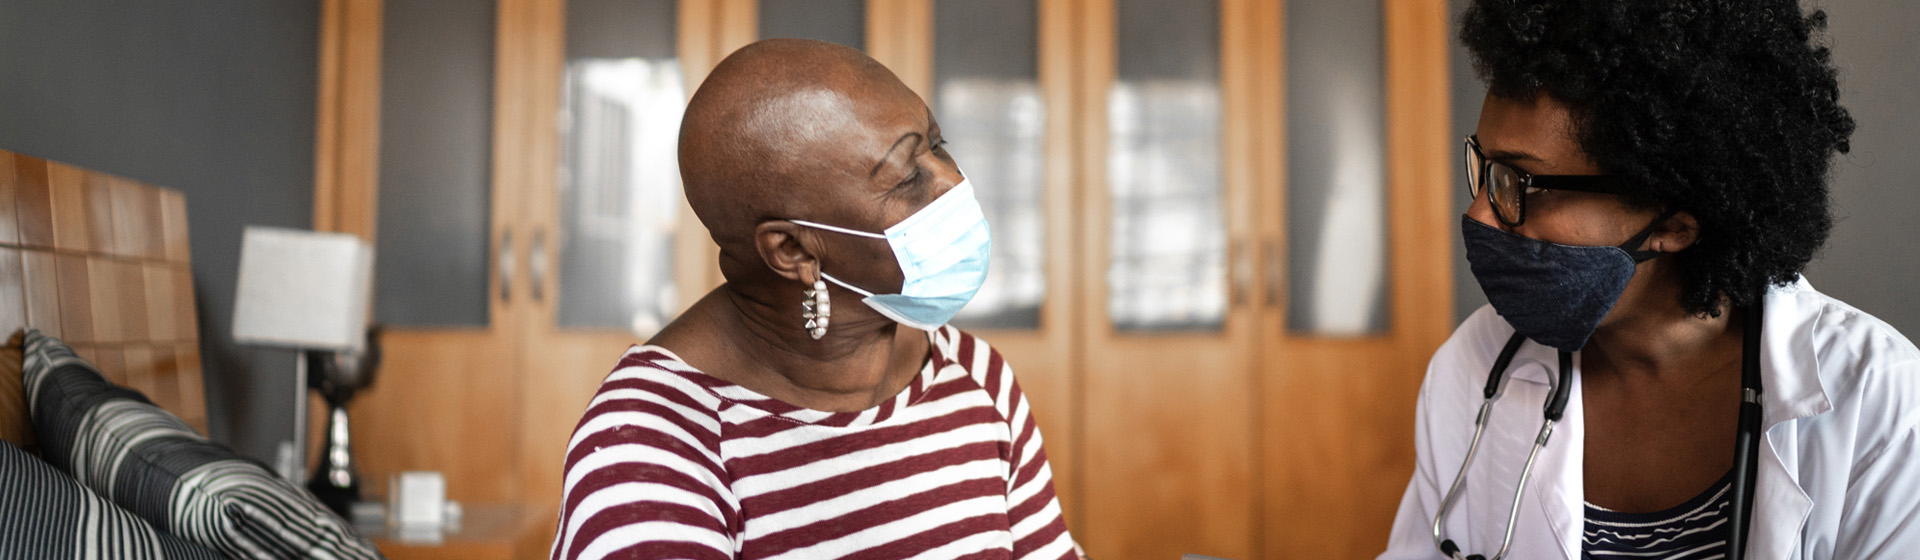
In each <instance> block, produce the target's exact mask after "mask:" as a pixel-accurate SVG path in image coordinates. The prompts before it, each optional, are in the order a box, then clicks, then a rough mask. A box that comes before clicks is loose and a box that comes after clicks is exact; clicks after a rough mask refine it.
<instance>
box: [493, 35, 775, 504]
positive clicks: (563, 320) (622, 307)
mask: <svg viewBox="0 0 1920 560" xmlns="http://www.w3.org/2000/svg"><path fill="white" fill-rule="evenodd" d="M728 4H729V3H728V2H721V1H712V0H642V1H631V0H628V1H618V2H613V1H605V0H572V1H570V2H548V1H532V0H507V1H506V2H504V3H503V6H513V7H514V9H515V10H517V11H516V12H515V14H516V17H518V18H519V20H520V21H518V22H517V23H513V24H512V25H514V26H515V27H516V29H517V30H516V32H515V35H516V36H518V37H522V38H523V39H522V40H523V41H524V44H523V45H522V49H523V52H524V53H525V56H524V57H523V58H521V59H520V60H518V61H516V64H519V65H521V68H520V70H519V71H518V73H517V74H516V75H515V76H514V79H516V80H518V81H519V82H520V83H521V84H523V86H521V87H524V88H526V89H527V90H528V92H529V93H528V94H527V96H526V97H525V100H524V101H525V104H526V109H525V114H524V120H522V121H521V124H520V125H519V131H520V132H519V136H521V137H523V138H524V139H525V142H526V143H527V149H526V150H525V151H524V152H522V154H521V157H523V158H524V159H525V162H526V166H527V174H526V176H525V177H524V178H523V179H522V180H523V185H524V191H525V193H526V195H525V196H526V200H527V205H526V212H527V216H528V218H527V222H526V223H527V228H528V229H527V231H528V235H529V236H530V238H529V240H528V242H529V244H530V249H529V250H530V252H529V253H528V254H527V258H526V262H527V268H528V277H529V278H530V280H531V281H530V284H529V286H528V290H529V291H528V293H527V299H526V302H525V306H524V310H525V315H524V316H523V323H522V324H521V325H520V335H521V336H520V338H519V339H518V340H517V341H516V344H517V346H518V348H519V349H520V350H519V352H520V360H519V361H518V363H517V366H518V369H519V372H520V373H519V375H518V377H516V378H515V385H513V386H514V387H515V389H516V390H517V392H518V394H519V396H520V399H521V408H520V409H519V414H518V417H517V422H516V425H517V426H518V431H517V433H516V434H515V435H516V437H517V438H518V439H519V440H520V441H521V442H522V444H521V447H522V449H521V455H520V465H519V472H520V476H521V480H522V482H523V484H524V486H525V488H526V492H525V498H524V499H525V500H526V501H527V502H528V503H530V504H533V505H535V506H539V507H549V508H557V507H558V505H559V499H560V496H561V492H562V486H561V482H562V481H561V474H562V469H563V466H564V460H565V455H566V449H567V442H568V439H569V436H570V435H571V434H572V432H573V428H574V426H575V424H576V423H577V422H578V421H579V419H580V417H581V414H582V413H583V412H584V411H585V410H586V406H587V403H588V401H589V400H590V399H591V398H592V396H593V394H594V392H595V390H596V389H598V387H599V385H600V382H601V380H602V379H603V378H605V377H606V375H607V374H608V373H609V372H610V371H611V370H612V368H613V366H614V364H615V363H616V362H618V360H619V358H620V356H621V354H622V353H623V352H624V351H625V350H626V349H627V348H628V347H629V346H631V345H634V344H639V343H642V342H644V341H645V340H646V339H647V338H648V337H651V336H652V335H653V333H654V332H657V331H658V330H659V329H660V328H661V327H663V326H665V324H666V323H668V322H670V321H672V320H673V318H674V317H675V316H677V315H678V314H679V313H680V312H681V311H682V310H684V309H685V308H686V307H687V306H688V305H691V304H692V303H693V302H694V301H696V300H698V299H699V298H700V297H702V296H704V295H706V293H707V292H708V291H710V290H712V289H713V288H714V287H715V286H718V285H719V283H720V275H719V271H718V268H717V264H716V263H717V261H716V259H717V255H718V249H717V248H716V247H715V246H714V245H713V243H712V241H711V239H710V237H709V236H708V234H707V230H706V229H705V228H704V227H702V226H701V225H700V223H699V221H698V219H697V218H695V217H694V215H693V212H692V209H691V208H689V207H688V206H687V203H686V198H685V196H684V195H682V194H681V190H680V174H679V168H678V163H677V158H676V148H675V146H676V142H677V138H678V133H679V129H680V126H679V122H680V116H681V114H682V113H683V112H684V111H685V107H686V100H687V98H688V97H689V96H691V95H692V94H693V91H694V88H695V86H697V85H698V84H699V83H700V80H701V79H702V78H704V77H705V76H706V73H707V70H708V69H709V68H711V67H712V65H713V64H715V63H717V62H718V61H719V57H718V56H717V54H718V53H724V52H731V50H732V49H734V48H738V47H739V46H740V45H737V44H732V43H733V42H739V40H740V38H741V37H744V36H746V35H745V34H744V33H741V32H740V30H739V29H738V27H740V26H741V25H742V22H741V19H742V18H741V16H740V13H742V11H741V10H740V9H739V7H738V6H737V5H736V6H732V7H729V6H728ZM733 4H737V3H733ZM729 10H732V11H731V12H730V11H729ZM730 14H731V15H730Z"/></svg>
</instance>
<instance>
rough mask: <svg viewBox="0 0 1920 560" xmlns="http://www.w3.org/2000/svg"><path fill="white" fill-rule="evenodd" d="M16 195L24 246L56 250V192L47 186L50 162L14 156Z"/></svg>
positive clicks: (18, 155)
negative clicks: (54, 226) (54, 247)
mask: <svg viewBox="0 0 1920 560" xmlns="http://www.w3.org/2000/svg"><path fill="white" fill-rule="evenodd" d="M13 174H14V195H15V196H16V198H15V200H16V201H17V202H18V203H19V206H17V207H16V209H17V210H18V211H19V213H20V214H19V220H20V244H22V245H29V246H33V247H52V246H53V191H52V187H51V186H50V185H48V184H47V161H46V160H43V159H40V158H36V157H31V156H27V155H24V154H14V158H13Z"/></svg>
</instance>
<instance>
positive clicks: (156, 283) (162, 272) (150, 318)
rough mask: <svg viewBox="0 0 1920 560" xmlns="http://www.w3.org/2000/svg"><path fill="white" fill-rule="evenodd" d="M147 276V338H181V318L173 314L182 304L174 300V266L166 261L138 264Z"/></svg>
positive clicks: (172, 339)
mask: <svg viewBox="0 0 1920 560" xmlns="http://www.w3.org/2000/svg"><path fill="white" fill-rule="evenodd" d="M135 266H137V267H139V270H140V273H141V274H142V275H144V276H145V279H146V281H145V283H146V308H147V309H146V314H147V337H146V339H147V340H153V341H167V342H172V341H177V340H180V339H181V338H183V337H181V336H180V330H179V325H180V323H179V320H178V319H176V318H174V316H173V314H174V311H175V310H176V309H179V307H180V305H179V304H178V303H176V302H174V301H173V297H174V291H173V270H174V269H173V267H172V266H171V265H167V264H165V263H145V264H136V265H135Z"/></svg>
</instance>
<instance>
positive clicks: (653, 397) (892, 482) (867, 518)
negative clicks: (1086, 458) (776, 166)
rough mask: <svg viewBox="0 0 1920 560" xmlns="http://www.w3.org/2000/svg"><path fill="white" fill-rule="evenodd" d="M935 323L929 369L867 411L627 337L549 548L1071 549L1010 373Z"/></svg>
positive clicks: (578, 441) (984, 553)
mask: <svg viewBox="0 0 1920 560" xmlns="http://www.w3.org/2000/svg"><path fill="white" fill-rule="evenodd" d="M931 338H932V341H933V356H932V359H930V360H928V363H927V365H926V366H925V367H924V368H922V370H921V372H920V376H919V377H917V378H915V379H914V381H913V383H912V384H910V385H909V386H908V387H907V389H906V390H904V391H901V392H900V394H899V395H898V396H896V397H894V398H893V399H891V400H889V401H887V402H884V403H881V404H880V405H879V406H875V407H873V408H871V409H868V410H864V411H860V412H821V411H816V410H808V409H803V408H799V407H795V406H792V405H789V404H786V403H782V402H780V401H776V400H773V399H770V398H767V397H765V396H763V395H760V394H758V393H754V392H752V391H749V390H747V389H746V388H745V387H741V386H739V385H734V384H732V383H728V382H725V381H721V380H718V379H715V378H713V377H710V376H708V375H706V374H703V373H701V372H699V371H697V370H695V369H693V367H691V366H688V365H687V364H686V363H684V362H682V361H680V359H679V358H678V357H675V356H674V355H673V354H672V353H671V352H668V351H666V350H665V349H662V348H658V347H653V346H636V347H634V348H632V349H629V350H628V351H627V354H626V355H625V356H624V357H622V359H621V360H620V364H619V366H618V367H616V368H615V369H614V371H613V373H612V374H611V375H609V376H607V379H606V381H605V382H603V383H602V384H601V386H600V392H599V394H597V395H595V396H594V398H593V401H592V402H591V403H590V404H589V405H588V408H587V412H586V414H585V415H584V417H582V418H581V420H580V424H579V426H578V427H577V428H575V430H574V434H573V439H572V441H571V442H569V443H568V447H567V458H566V477H565V501H564V504H563V506H562V511H561V516H560V527H559V531H558V533H557V536H556V537H555V539H554V543H553V550H552V559H553V560H575V559H596V558H875V559H882V558H1047V559H1053V558H1075V557H1076V555H1075V553H1074V550H1073V539H1072V537H1071V536H1070V535H1068V533H1067V527H1066V522H1065V521H1064V520H1063V518H1062V516H1061V512H1060V503H1059V500H1058V499H1056V498H1055V497H1054V492H1053V476H1052V472H1051V471H1050V470H1049V468H1048V467H1047V455H1046V451H1045V450H1043V449H1042V448H1041V437H1040V430H1039V428H1038V427H1036V426H1035V425H1034V423H1033V415H1032V412H1031V410H1029V408H1028V406H1027V399H1026V396H1025V395H1023V394H1021V392H1020V386H1019V384H1018V383H1015V382H1014V380H1013V375H1012V371H1011V370H1010V369H1009V368H1008V367H1007V365H1006V364H1005V363H1004V362H1003V361H1002V360H1001V359H1000V354H999V353H998V352H994V351H993V349H992V348H989V347H988V346H987V345H986V344H985V343H984V342H981V341H979V340H978V339H976V338H974V337H973V336H972V335H968V334H966V333H962V332H960V331H959V330H957V329H954V328H952V327H945V328H942V329H941V330H940V331H938V332H936V333H934V334H933V336H932V337H931Z"/></svg>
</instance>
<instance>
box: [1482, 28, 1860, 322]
mask: <svg viewBox="0 0 1920 560" xmlns="http://www.w3.org/2000/svg"><path fill="white" fill-rule="evenodd" d="M1825 27H1826V13H1825V12H1823V11H1814V12H1813V13H1811V14H1802V12H1801V10H1800V6H1799V4H1798V3H1797V2H1796V0H1607V1H1592V0H1475V1H1474V2H1473V3H1472V5H1471V6H1469V7H1468V8H1467V9H1466V11H1465V12H1464V13H1463V14H1462V15H1461V17H1460V41H1461V42H1462V43H1464V44H1465V45H1466V47H1467V49H1468V51H1470V52H1471V53H1472V55H1473V61H1474V69H1475V70H1476V71H1477V72H1478V73H1479V76H1480V79H1481V80H1482V81H1484V82H1486V83H1487V87H1488V91H1489V93H1490V94H1492V95H1494V96H1497V97H1501V98H1505V99H1514V100H1521V101H1526V100H1531V99H1534V98H1535V96H1539V95H1546V96H1548V97H1550V98H1552V99H1555V100H1558V101H1560V102H1561V103H1564V104H1565V105H1567V107H1568V108H1569V109H1570V110H1571V112H1572V113H1573V121H1574V127H1573V128H1574V130H1573V131H1572V132H1573V135H1574V138H1575V140H1576V141H1577V142H1578V143H1579V144H1580V146H1581V147H1582V148H1583V149H1584V150H1585V151H1586V153H1587V155H1588V156H1590V157H1592V158H1593V160H1594V161H1595V162H1596V163H1597V164H1599V166H1600V168H1601V169H1602V170H1604V171H1605V172H1606V173H1609V174H1614V175H1618V176H1621V177H1622V178H1624V179H1626V182H1627V183H1628V184H1629V185H1632V187H1630V188H1632V189H1633V190H1632V191H1631V192H1629V193H1626V196H1627V199H1628V201H1629V202H1633V203H1636V204H1642V205H1646V206H1652V207H1659V208H1670V209H1678V210H1684V211H1687V212H1689V213H1691V214H1693V216H1694V217H1695V218H1696V219H1698V220H1699V222H1700V237H1699V240H1698V241H1696V242H1695V244H1694V245H1693V246H1692V247H1690V248H1688V249H1687V250H1685V251H1682V252H1681V253H1680V254H1679V255H1676V257H1678V258H1679V259H1681V260H1680V261H1679V262H1680V263H1681V282H1682V288H1681V295H1680V298H1681V304H1682V305H1684V306H1685V308H1686V310H1687V311H1688V312H1690V313H1695V314H1699V315H1702V316H1709V317H1713V316H1719V314H1720V312H1721V311H1722V309H1721V302H1722V301H1726V302H1727V303H1730V304H1732V305H1735V306H1742V305H1747V304H1750V303H1752V302H1754V301H1755V300H1757V299H1758V298H1759V297H1760V296H1762V295H1763V294H1765V293H1766V290H1767V289H1768V287H1769V286H1772V285H1776V284H1785V283H1790V282H1793V281H1794V280H1795V279H1796V278H1798V277H1799V274H1800V271H1801V269H1803V268H1804V267H1805V266H1806V264H1807V261H1809V260H1811V259H1812V258H1813V255H1814V253H1815V252H1816V251H1818V250H1819V249H1820V247H1821V246H1822V245H1824V244H1825V243H1826V240H1827V234H1828V231H1829V230H1830V229H1831V228H1832V225H1833V220H1832V218H1831V217H1830V216H1829V214H1828V210H1827V180H1828V175H1827V172H1828V165H1829V163H1830V161H1831V160H1832V158H1833V157H1834V154H1835V152H1841V153H1844V152H1847V151H1848V149H1849V146H1848V141H1847V138H1848V136H1851V135H1852V134H1853V126H1854V123H1853V118H1852V117H1850V116H1848V114H1847V110H1846V109H1844V108H1842V107H1840V105H1839V97H1840V92H1839V89H1840V88H1839V80H1838V78H1837V76H1836V72H1835V69H1834V67H1833V64H1832V60H1831V56H1830V54H1829V52H1828V49H1827V47H1826V46H1824V45H1823V44H1821V43H1822V41H1821V40H1820V39H1821V38H1820V37H1817V35H1819V34H1820V33H1821V32H1822V31H1823V30H1824V29H1825ZM1723 297H1724V298H1725V299H1724V300H1723V299H1722V298H1723Z"/></svg>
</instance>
